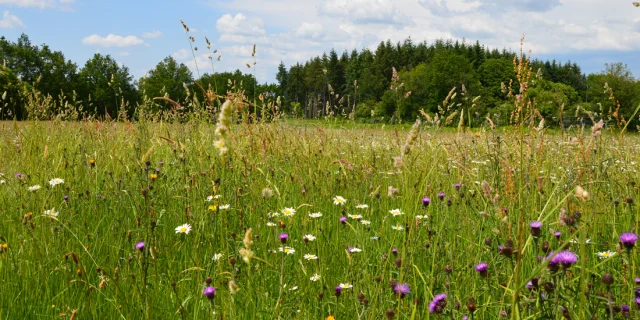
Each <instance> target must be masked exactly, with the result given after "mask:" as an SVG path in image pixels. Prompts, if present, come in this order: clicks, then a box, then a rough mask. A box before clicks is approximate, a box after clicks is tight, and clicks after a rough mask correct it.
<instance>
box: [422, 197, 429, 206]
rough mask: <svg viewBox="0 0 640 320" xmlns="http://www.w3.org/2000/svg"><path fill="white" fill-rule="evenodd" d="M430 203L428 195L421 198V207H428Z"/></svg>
mask: <svg viewBox="0 0 640 320" xmlns="http://www.w3.org/2000/svg"><path fill="white" fill-rule="evenodd" d="M430 203H431V199H430V198H429V197H424V198H422V206H423V207H428V206H429V204H430Z"/></svg>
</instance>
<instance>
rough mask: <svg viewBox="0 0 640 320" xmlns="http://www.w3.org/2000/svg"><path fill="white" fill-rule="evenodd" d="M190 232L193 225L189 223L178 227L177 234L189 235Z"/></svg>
mask: <svg viewBox="0 0 640 320" xmlns="http://www.w3.org/2000/svg"><path fill="white" fill-rule="evenodd" d="M189 232H191V225H190V224H188V223H185V224H183V225H181V226H177V227H176V233H182V234H189Z"/></svg>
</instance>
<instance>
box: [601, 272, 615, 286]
mask: <svg viewBox="0 0 640 320" xmlns="http://www.w3.org/2000/svg"><path fill="white" fill-rule="evenodd" d="M601 281H602V283H604V284H605V285H607V286H610V285H612V284H613V281H614V279H613V276H612V275H611V274H610V273H605V274H603V275H602V278H601Z"/></svg>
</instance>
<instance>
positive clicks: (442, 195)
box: [438, 192, 445, 200]
mask: <svg viewBox="0 0 640 320" xmlns="http://www.w3.org/2000/svg"><path fill="white" fill-rule="evenodd" d="M444 197H445V193H444V192H440V193H438V199H440V200H444Z"/></svg>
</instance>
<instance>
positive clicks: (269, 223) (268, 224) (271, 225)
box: [267, 222, 277, 227]
mask: <svg viewBox="0 0 640 320" xmlns="http://www.w3.org/2000/svg"><path fill="white" fill-rule="evenodd" d="M275 226H277V224H275V223H273V222H267V227H275Z"/></svg>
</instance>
